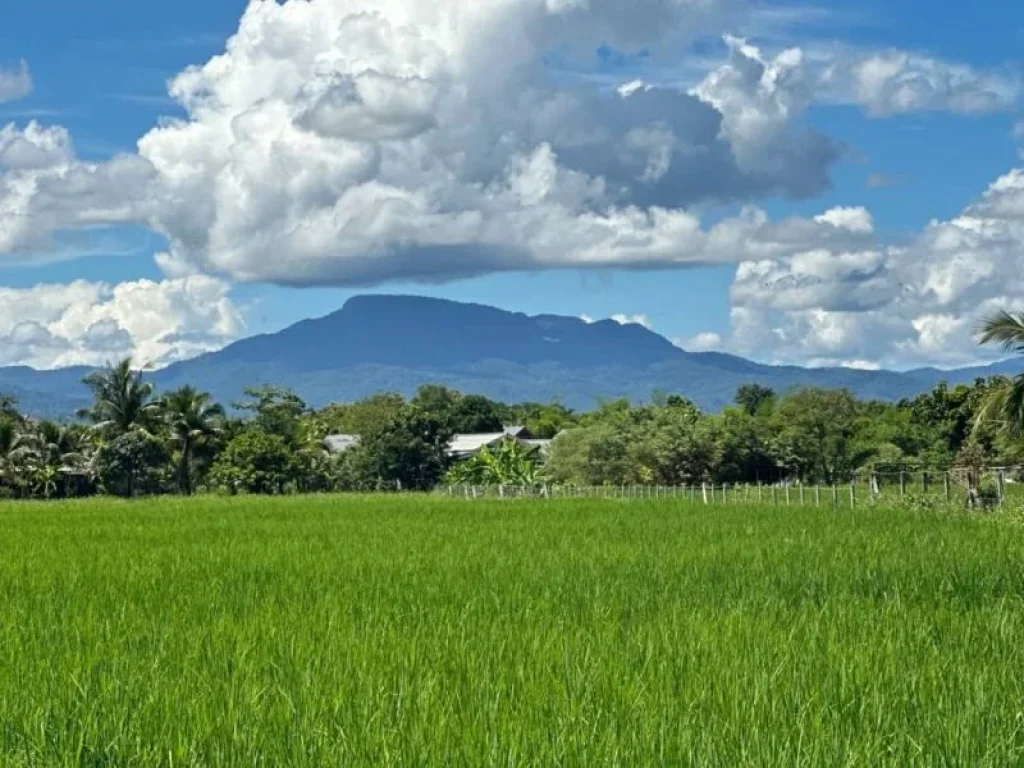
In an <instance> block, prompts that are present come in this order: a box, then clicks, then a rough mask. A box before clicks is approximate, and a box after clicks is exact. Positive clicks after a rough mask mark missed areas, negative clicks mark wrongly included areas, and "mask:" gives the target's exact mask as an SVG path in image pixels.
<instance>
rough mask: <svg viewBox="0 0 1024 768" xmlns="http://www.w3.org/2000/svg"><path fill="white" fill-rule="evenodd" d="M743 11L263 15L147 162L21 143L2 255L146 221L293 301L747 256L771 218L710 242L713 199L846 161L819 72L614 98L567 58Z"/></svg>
mask: <svg viewBox="0 0 1024 768" xmlns="http://www.w3.org/2000/svg"><path fill="white" fill-rule="evenodd" d="M743 6H745V3H743V2H740V0H735V1H734V0H672V1H671V2H664V0H642V2H640V3H639V5H637V4H636V3H634V4H629V5H628V7H627V5H625V4H623V3H621V2H618V1H617V0H615V1H613V0H593V1H592V2H577V1H576V0H557V1H556V0H546V1H545V2H541V1H540V0H509V2H504V3H479V2H475V1H471V0H441V1H440V2H437V3H433V4H428V5H424V4H422V3H418V2H412V0H372V1H371V2H363V1H360V2H355V0H311V1H310V2H298V1H297V0H292V2H287V3H284V4H278V3H266V2H253V3H251V4H250V5H249V7H248V8H247V10H246V11H245V14H244V16H243V18H242V20H241V22H240V25H239V29H238V32H237V34H235V35H234V36H233V37H232V38H231V40H230V41H229V42H228V44H227V47H226V50H225V52H224V53H223V54H222V55H219V56H216V57H214V58H213V59H211V60H210V61H209V62H207V63H206V64H204V65H202V66H196V67H190V68H189V69H187V70H185V71H184V72H182V73H181V74H180V75H179V76H177V77H176V78H174V80H173V81H172V83H171V86H170V93H171V95H172V97H173V98H174V99H175V100H176V101H177V102H178V103H180V104H181V105H182V107H183V108H184V109H185V110H186V112H187V115H188V117H187V118H186V119H182V120H170V121H165V122H163V123H162V124H161V125H159V126H158V127H156V128H155V129H153V130H152V131H150V132H149V133H148V134H147V135H145V136H143V137H142V138H141V140H140V141H139V148H138V154H137V155H132V156H125V157H119V158H115V159H114V160H112V161H110V162H109V163H99V164H96V163H86V162H82V161H80V160H78V159H76V158H75V156H74V154H73V147H72V145H71V142H70V139H69V138H68V137H67V135H66V133H64V132H63V129H59V128H50V129H46V128H41V127H39V126H30V127H29V129H26V130H24V131H21V132H18V131H17V130H16V129H14V128H11V127H9V128H8V129H5V130H6V131H7V133H8V134H10V138H9V141H10V142H11V143H12V144H13V143H15V142H16V143H17V145H18V148H17V151H16V152H15V151H13V150H12V151H11V152H10V155H11V158H13V159H11V160H9V161H8V166H7V168H6V170H5V172H4V175H3V186H2V187H0V210H2V211H3V212H4V213H5V216H4V217H3V218H2V219H0V221H3V224H2V229H0V251H6V252H24V251H26V250H32V249H45V248H46V247H47V245H48V243H49V242H50V236H51V234H52V233H53V232H54V231H58V230H60V229H64V228H72V227H96V226H103V225H107V224H116V223H122V222H136V223H142V224H144V225H146V226H148V227H150V228H151V229H153V230H154V231H156V232H158V233H160V234H162V235H164V236H166V238H167V239H168V242H169V247H168V249H167V251H166V252H165V253H162V254H160V256H159V257H158V263H159V264H160V265H161V267H163V268H164V269H165V270H166V271H167V273H168V274H169V275H172V276H179V275H184V274H191V273H194V272H196V271H201V272H208V273H218V274H222V275H227V276H230V277H232V278H235V279H238V280H248V281H256V280H264V281H272V282H278V283H284V284H303V285H307V284H317V283H337V284H366V283H375V282H381V281H385V280H388V279H394V278H407V279H408V278H411V279H422V280H444V279H452V278H457V277H463V276H467V275H472V274H479V273H484V272H489V271H496V270H508V269H540V268H549V267H565V266H595V265H596V266H604V265H627V266H628V265H635V266H650V265H655V264H690V263H705V262H708V261H718V260H721V259H726V260H732V259H735V258H736V256H735V254H733V253H726V252H723V251H722V250H721V249H719V248H717V247H716V242H720V241H723V240H728V239H730V238H732V239H733V244H735V242H736V241H735V235H734V234H730V233H736V232H740V233H742V234H744V235H746V234H747V230H748V229H749V224H750V221H751V217H750V216H744V217H739V218H737V219H736V220H734V221H730V222H725V223H723V225H722V226H720V227H716V228H711V229H705V228H702V227H701V223H700V221H699V219H698V218H697V217H696V215H695V214H694V213H692V212H691V210H692V209H693V207H694V206H697V205H701V204H707V203H712V202H720V201H748V200H751V199H754V198H757V197H759V196H762V195H765V194H772V195H786V196H795V197H803V196H808V195H813V194H816V193H818V192H820V191H822V190H823V189H825V188H826V187H827V185H828V171H829V168H830V167H831V165H832V164H833V163H834V162H835V161H836V160H837V159H838V157H839V154H840V150H839V148H838V147H837V146H836V145H835V144H834V143H833V142H831V141H830V140H828V139H826V138H825V137H823V136H820V135H819V134H816V133H814V132H813V131H810V130H809V129H806V128H803V127H800V125H799V121H800V118H801V113H802V112H803V110H804V107H805V106H806V101H807V99H806V95H805V94H803V92H802V89H803V85H802V82H801V79H802V75H801V73H800V69H801V67H800V64H801V62H800V61H799V60H798V59H799V57H795V59H796V60H791V59H794V57H789V56H782V57H781V58H780V59H779V60H777V61H774V62H763V61H761V60H760V59H758V57H757V55H756V52H755V51H754V50H753V49H749V48H746V47H744V46H742V45H741V44H740V43H738V42H737V43H736V46H735V51H734V56H733V57H732V59H731V60H730V62H728V63H727V64H725V65H724V66H723V71H722V72H721V73H720V74H719V75H718V76H717V77H714V78H710V79H709V81H708V83H707V85H706V87H704V88H703V89H700V90H699V91H697V92H694V93H685V92H681V91H679V90H676V89H668V88H649V87H637V88H633V89H623V90H621V91H616V90H615V89H611V90H606V89H603V88H602V87H600V86H599V85H595V84H593V83H590V82H587V81H586V80H584V79H580V78H575V79H574V78H571V77H565V76H564V75H561V74H559V73H558V72H555V71H553V70H552V68H551V67H550V66H548V65H547V64H546V63H545V57H546V56H548V55H549V54H550V53H551V52H552V51H558V52H559V55H560V56H563V57H568V58H570V59H573V57H577V58H578V57H586V56H593V51H594V50H595V48H596V46H597V45H599V44H602V43H609V44H612V45H621V46H627V47H628V46H639V45H643V46H644V47H645V48H647V49H649V50H650V51H652V52H653V55H658V54H659V52H664V51H675V50H678V48H679V46H682V45H685V44H686V43H687V42H689V41H690V40H692V39H693V38H694V36H697V35H704V34H707V33H708V32H709V31H714V30H717V29H718V28H719V26H720V25H721V24H723V23H725V21H726V20H728V19H729V18H731V17H732V15H733V14H735V13H736V11H737V9H739V8H741V7H743ZM54 147H59V148H60V149H61V151H60V152H55V151H53V148H54ZM755 239H756V237H755Z"/></svg>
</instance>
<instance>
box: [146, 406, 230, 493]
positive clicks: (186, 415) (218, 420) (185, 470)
mask: <svg viewBox="0 0 1024 768" xmlns="http://www.w3.org/2000/svg"><path fill="white" fill-rule="evenodd" d="M160 408H161V410H162V412H163V415H164V420H165V421H166V423H167V427H168V429H169V431H170V434H171V441H172V442H173V443H174V444H175V445H176V447H177V449H178V456H179V458H178V467H177V473H178V487H179V488H180V489H181V492H182V493H183V494H185V495H186V496H191V495H192V457H193V455H194V453H195V449H196V446H198V445H200V444H202V443H203V442H204V441H206V440H208V439H210V438H211V437H213V436H214V435H216V434H218V433H219V432H221V430H222V429H223V424H222V421H223V419H224V408H223V407H221V406H220V405H219V404H218V403H215V402H213V401H212V399H211V398H210V395H209V394H208V393H206V392H199V391H197V390H196V389H195V388H193V387H182V388H181V389H177V390H175V391H174V392H169V393H168V394H167V395H166V396H165V397H164V398H163V400H161V401H160Z"/></svg>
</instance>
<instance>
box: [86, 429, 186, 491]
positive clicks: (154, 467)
mask: <svg viewBox="0 0 1024 768" xmlns="http://www.w3.org/2000/svg"><path fill="white" fill-rule="evenodd" d="M169 461H170V454H169V451H168V450H167V446H166V445H165V444H164V443H163V442H162V441H161V440H159V439H157V438H156V437H154V436H153V435H151V434H150V433H148V432H146V431H145V430H143V429H132V430H130V431H128V432H124V433H122V434H119V435H117V436H116V437H113V438H111V439H110V440H108V441H105V442H103V443H102V444H101V445H100V448H99V451H98V452H97V453H96V457H95V472H96V475H97V477H98V478H99V482H100V484H101V486H102V487H103V488H104V489H105V490H106V491H107V493H112V494H114V495H116V496H126V497H129V498H131V497H133V496H140V495H151V494H155V493H161V492H162V491H163V490H165V488H166V476H167V469H168V463H169Z"/></svg>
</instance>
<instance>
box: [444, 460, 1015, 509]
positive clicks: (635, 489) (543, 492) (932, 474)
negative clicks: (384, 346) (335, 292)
mask: <svg viewBox="0 0 1024 768" xmlns="http://www.w3.org/2000/svg"><path fill="white" fill-rule="evenodd" d="M1022 480H1024V468H1021V467H996V468H988V469H984V470H969V469H951V470H947V471H918V472H858V473H857V474H855V475H853V476H852V477H851V478H850V480H849V481H848V482H845V483H832V484H816V485H804V484H801V483H775V484H771V485H768V484H754V483H701V484H691V485H674V486H663V485H595V486H579V485H552V484H543V483H542V484H537V485H529V486H523V485H449V486H444V487H443V488H441V489H440V491H439V492H440V493H442V494H443V495H446V496H448V497H450V498H453V499H464V500H475V499H552V500H553V499H608V500H634V499H635V500H641V499H643V500H654V499H675V500H679V501H687V502H691V503H695V504H705V505H721V504H754V503H756V504H768V505H772V506H804V507H807V506H811V507H834V508H840V507H846V508H856V507H858V506H861V505H877V504H886V503H888V504H901V503H902V504H907V503H933V504H946V505H967V506H979V507H996V506H1004V505H1005V504H1007V503H1008V502H1019V503H1020V504H1024V482H1022Z"/></svg>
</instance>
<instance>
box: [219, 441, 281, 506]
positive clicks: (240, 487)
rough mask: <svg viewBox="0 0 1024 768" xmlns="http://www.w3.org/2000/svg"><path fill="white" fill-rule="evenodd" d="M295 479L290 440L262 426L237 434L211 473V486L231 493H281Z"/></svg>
mask: <svg viewBox="0 0 1024 768" xmlns="http://www.w3.org/2000/svg"><path fill="white" fill-rule="evenodd" d="M294 479H295V466H294V464H293V462H292V451H291V450H290V449H289V446H288V443H287V442H286V441H285V439H284V438H283V437H282V436H281V435H277V434H271V433H269V432H266V431H264V430H263V429H259V428H257V429H250V430H248V431H246V432H243V433H242V434H240V435H238V436H237V437H235V438H233V439H232V440H231V442H229V443H228V444H227V446H226V447H225V448H224V451H223V452H222V453H221V454H220V456H218V457H217V460H216V461H215V462H214V463H213V466H212V467H211V468H210V472H209V475H208V481H209V483H210V485H211V486H213V487H215V488H221V489H223V490H226V491H229V492H230V493H257V494H280V493H284V492H285V489H286V488H287V486H288V485H289V483H291V482H292V481H293V480H294Z"/></svg>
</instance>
